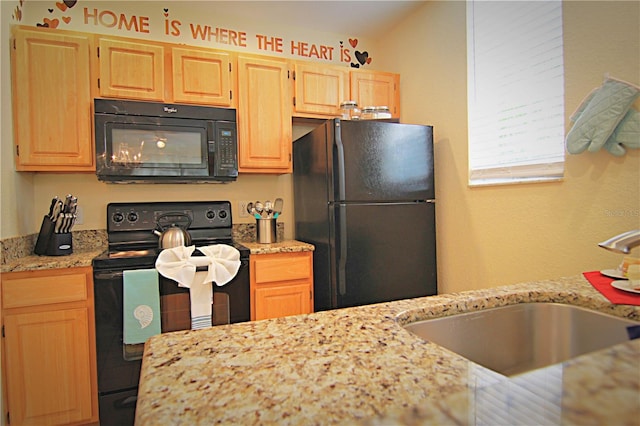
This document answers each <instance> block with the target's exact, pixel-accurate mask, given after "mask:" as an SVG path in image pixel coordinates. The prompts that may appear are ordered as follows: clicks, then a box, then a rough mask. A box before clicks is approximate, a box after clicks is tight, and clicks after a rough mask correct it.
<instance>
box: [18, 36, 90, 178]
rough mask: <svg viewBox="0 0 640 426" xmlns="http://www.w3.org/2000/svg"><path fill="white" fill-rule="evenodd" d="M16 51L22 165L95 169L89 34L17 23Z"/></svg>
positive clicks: (29, 168)
mask: <svg viewBox="0 0 640 426" xmlns="http://www.w3.org/2000/svg"><path fill="white" fill-rule="evenodd" d="M11 56H12V71H13V72H12V75H13V108H14V139H15V144H16V152H15V154H16V157H15V158H16V170H18V171H94V170H95V163H94V157H95V154H94V149H93V137H92V135H93V132H92V124H91V123H92V116H91V102H92V100H91V90H90V87H91V85H90V78H91V77H90V43H89V36H87V35H83V34H77V33H67V32H51V31H47V30H26V29H16V30H15V32H14V39H13V46H12V49H11Z"/></svg>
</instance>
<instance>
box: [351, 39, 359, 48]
mask: <svg viewBox="0 0 640 426" xmlns="http://www.w3.org/2000/svg"><path fill="white" fill-rule="evenodd" d="M349 44H350V45H351V47H353V48H354V49H355V48H356V46H357V45H358V39H357V38H350V39H349Z"/></svg>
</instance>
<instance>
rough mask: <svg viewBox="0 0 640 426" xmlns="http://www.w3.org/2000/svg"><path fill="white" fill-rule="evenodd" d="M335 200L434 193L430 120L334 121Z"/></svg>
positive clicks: (424, 196) (406, 197) (414, 197)
mask: <svg viewBox="0 0 640 426" xmlns="http://www.w3.org/2000/svg"><path fill="white" fill-rule="evenodd" d="M331 139H332V138H329V141H330V142H333V144H332V145H333V146H332V155H330V160H332V163H331V164H332V169H333V185H334V191H333V201H382V200H386V201H393V200H428V199H433V198H435V191H434V179H433V129H432V127H431V126H418V125H411V124H399V123H387V122H376V121H344V120H335V121H334V137H333V140H331Z"/></svg>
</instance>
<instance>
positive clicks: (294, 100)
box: [293, 96, 296, 106]
mask: <svg viewBox="0 0 640 426" xmlns="http://www.w3.org/2000/svg"><path fill="white" fill-rule="evenodd" d="M293 106H296V97H295V96H294V97H293Z"/></svg>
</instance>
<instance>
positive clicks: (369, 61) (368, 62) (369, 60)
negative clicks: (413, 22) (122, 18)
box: [63, 18, 371, 64]
mask: <svg viewBox="0 0 640 426" xmlns="http://www.w3.org/2000/svg"><path fill="white" fill-rule="evenodd" d="M63 19H64V18H63ZM370 63H371V58H367V64H370Z"/></svg>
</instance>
